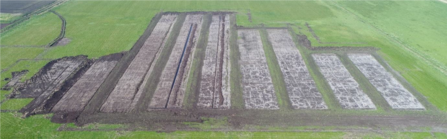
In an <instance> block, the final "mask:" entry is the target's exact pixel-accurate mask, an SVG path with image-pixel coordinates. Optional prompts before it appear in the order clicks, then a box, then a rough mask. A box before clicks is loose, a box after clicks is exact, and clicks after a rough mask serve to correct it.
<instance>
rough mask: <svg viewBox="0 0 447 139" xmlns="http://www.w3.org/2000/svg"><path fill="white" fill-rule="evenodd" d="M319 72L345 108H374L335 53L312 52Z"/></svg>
mask: <svg viewBox="0 0 447 139" xmlns="http://www.w3.org/2000/svg"><path fill="white" fill-rule="evenodd" d="M312 57H313V59H314V61H315V63H316V64H317V65H318V67H319V69H320V72H321V74H323V76H324V78H326V81H327V82H328V83H329V86H330V87H331V89H332V91H333V92H334V94H335V97H336V98H337V99H338V101H339V102H340V104H341V106H342V107H343V108H345V109H376V106H375V105H374V104H373V102H372V101H371V99H370V98H369V97H368V96H367V95H366V94H365V93H364V92H363V90H362V89H361V88H360V86H359V84H358V83H357V81H355V79H354V77H352V75H351V74H350V73H349V71H348V70H347V69H346V68H345V66H343V63H341V61H340V59H338V57H337V56H336V55H335V54H312Z"/></svg>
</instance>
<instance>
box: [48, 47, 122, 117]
mask: <svg viewBox="0 0 447 139" xmlns="http://www.w3.org/2000/svg"><path fill="white" fill-rule="evenodd" d="M121 57H122V54H120V53H119V54H113V55H109V56H105V57H102V58H100V59H98V60H96V61H95V63H94V64H93V65H92V66H91V67H90V68H89V69H88V70H87V71H86V72H85V73H84V75H82V77H81V78H80V79H79V80H78V81H77V82H76V83H75V84H74V85H73V87H71V88H70V90H68V92H67V93H66V94H65V95H64V96H63V97H62V99H61V100H60V101H59V102H58V103H57V104H56V105H55V106H54V107H53V109H52V111H53V112H80V111H82V110H83V109H84V107H85V105H87V103H88V101H90V99H91V98H92V96H93V95H94V94H95V92H96V90H97V89H98V88H99V86H100V85H101V84H102V83H103V82H104V80H105V79H106V77H107V75H109V73H110V71H112V69H113V67H115V65H116V64H117V63H118V60H119V59H120V58H121Z"/></svg>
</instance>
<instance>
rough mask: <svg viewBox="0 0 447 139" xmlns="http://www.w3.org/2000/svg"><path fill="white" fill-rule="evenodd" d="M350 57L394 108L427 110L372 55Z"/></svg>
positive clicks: (351, 55)
mask: <svg viewBox="0 0 447 139" xmlns="http://www.w3.org/2000/svg"><path fill="white" fill-rule="evenodd" d="M348 57H349V59H351V61H352V62H353V63H354V64H355V66H357V68H358V69H359V70H360V71H361V72H362V73H363V75H365V76H366V78H368V80H369V82H370V83H371V84H372V85H373V86H374V87H376V89H377V91H379V92H380V93H381V94H382V96H383V97H384V98H385V100H386V101H387V102H388V104H390V106H391V108H393V109H402V110H425V107H424V106H422V104H421V103H419V101H418V100H417V99H416V97H414V96H413V94H411V93H410V92H409V91H408V90H407V89H405V87H404V86H402V84H401V83H399V81H397V80H396V78H394V77H393V75H392V74H391V73H389V72H388V71H387V70H386V69H385V68H384V67H383V66H382V65H381V64H380V63H379V62H378V61H377V60H376V59H375V58H374V57H373V56H372V55H370V54H348Z"/></svg>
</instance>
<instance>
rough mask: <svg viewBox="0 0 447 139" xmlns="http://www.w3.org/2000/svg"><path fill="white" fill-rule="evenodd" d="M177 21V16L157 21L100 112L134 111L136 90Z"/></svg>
mask: <svg viewBox="0 0 447 139" xmlns="http://www.w3.org/2000/svg"><path fill="white" fill-rule="evenodd" d="M176 19H177V15H174V14H170V15H163V16H162V17H161V19H160V20H159V21H158V23H157V25H156V26H155V28H154V30H153V31H152V33H151V35H150V36H149V37H148V39H147V40H146V41H145V43H144V44H143V46H142V47H141V48H140V51H139V52H138V53H137V55H136V56H135V58H134V59H133V60H132V62H131V63H130V65H129V67H128V68H127V69H126V71H125V72H124V74H123V75H122V77H121V78H120V79H119V81H118V83H117V85H116V86H115V88H114V89H113V91H112V93H110V95H109V97H108V98H107V100H106V102H105V103H104V104H103V105H102V107H101V112H129V111H131V110H133V109H134V107H135V105H133V104H135V103H136V102H137V101H138V100H139V96H140V95H141V94H139V93H142V92H141V91H140V92H138V93H137V90H138V88H139V87H140V86H141V85H144V84H142V82H143V78H144V77H145V76H146V74H150V73H147V72H148V70H149V68H150V67H151V66H152V65H153V61H156V59H155V56H156V54H157V53H159V50H160V47H163V44H164V42H165V40H167V39H166V38H167V36H169V34H170V32H171V30H172V27H173V26H174V23H175V21H176Z"/></svg>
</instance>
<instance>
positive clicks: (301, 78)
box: [267, 29, 328, 109]
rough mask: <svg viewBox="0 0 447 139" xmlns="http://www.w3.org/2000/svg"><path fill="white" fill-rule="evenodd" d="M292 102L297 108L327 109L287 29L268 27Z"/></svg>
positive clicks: (269, 36)
mask: <svg viewBox="0 0 447 139" xmlns="http://www.w3.org/2000/svg"><path fill="white" fill-rule="evenodd" d="M267 32H268V38H269V40H270V42H271V43H272V47H273V50H274V51H275V54H276V57H277V59H278V63H279V66H280V68H281V72H282V74H283V76H284V82H285V83H286V88H287V93H288V94H289V98H290V102H291V103H292V106H293V108H295V109H327V108H328V107H327V106H326V103H325V102H324V100H323V96H322V95H321V93H320V92H319V91H318V89H317V87H316V85H315V81H314V80H313V79H312V76H310V74H309V71H308V70H307V67H306V63H305V62H304V60H303V58H302V57H301V54H300V52H299V50H298V49H297V47H296V46H295V44H294V42H293V40H292V37H291V36H290V34H289V32H288V30H286V29H268V30H267Z"/></svg>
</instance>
